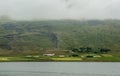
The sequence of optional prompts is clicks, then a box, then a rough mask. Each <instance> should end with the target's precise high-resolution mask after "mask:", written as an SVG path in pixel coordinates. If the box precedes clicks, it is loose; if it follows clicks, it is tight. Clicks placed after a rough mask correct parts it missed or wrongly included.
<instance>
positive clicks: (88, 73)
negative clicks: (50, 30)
mask: <svg viewBox="0 0 120 76" xmlns="http://www.w3.org/2000/svg"><path fill="white" fill-rule="evenodd" d="M0 76H120V63H119V62H118V63H117V62H116V63H110V62H109V63H107V62H106V63H105V62H104V63H103V62H99V63H98V62H10V63H0Z"/></svg>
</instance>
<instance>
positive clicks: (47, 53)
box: [43, 50, 55, 56]
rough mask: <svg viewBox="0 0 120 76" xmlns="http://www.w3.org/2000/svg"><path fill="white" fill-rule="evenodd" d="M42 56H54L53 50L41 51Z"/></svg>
mask: <svg viewBox="0 0 120 76" xmlns="http://www.w3.org/2000/svg"><path fill="white" fill-rule="evenodd" d="M43 56H55V52H54V51H49V50H46V51H45V52H44V53H43Z"/></svg>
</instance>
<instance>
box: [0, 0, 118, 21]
mask: <svg viewBox="0 0 120 76" xmlns="http://www.w3.org/2000/svg"><path fill="white" fill-rule="evenodd" d="M119 4H120V0H0V16H2V15H7V16H10V17H11V18H13V19H18V20H26V19H27V20H30V19H120V8H119V7H120V5H119Z"/></svg>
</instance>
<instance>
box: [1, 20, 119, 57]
mask: <svg viewBox="0 0 120 76" xmlns="http://www.w3.org/2000/svg"><path fill="white" fill-rule="evenodd" d="M119 34H120V21H119V20H104V21H100V20H89V21H77V20H58V21H57V20H50V21H49V20H48V21H12V22H0V44H1V45H0V50H1V52H0V54H1V55H2V54H5V53H6V52H7V53H8V54H9V51H7V50H8V49H9V47H10V48H11V50H12V51H13V52H12V53H14V52H25V51H28V53H29V52H33V53H34V52H35V51H38V52H40V51H41V50H43V49H44V48H45V49H53V48H56V47H59V48H61V49H70V48H73V47H76V48H79V47H88V46H89V47H93V48H110V49H112V52H113V53H116V52H120V47H119V45H120V35H119ZM3 45H5V46H3ZM4 50H5V51H4Z"/></svg>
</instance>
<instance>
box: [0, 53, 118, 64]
mask: <svg viewBox="0 0 120 76" xmlns="http://www.w3.org/2000/svg"><path fill="white" fill-rule="evenodd" d="M88 55H91V56H93V57H87V56H88ZM32 61H34V62H39V61H40V62H42V61H63V62H66V61H70V62H72V61H76V62H84V61H85V62H86V61H88V62H89V61H91V62H120V56H112V55H110V54H101V55H96V54H83V55H81V57H43V56H31V57H26V56H11V57H5V56H1V57H0V62H32Z"/></svg>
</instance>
